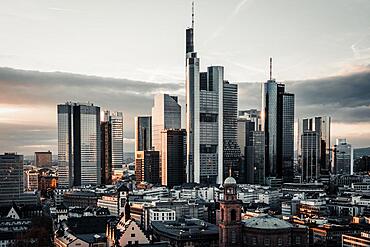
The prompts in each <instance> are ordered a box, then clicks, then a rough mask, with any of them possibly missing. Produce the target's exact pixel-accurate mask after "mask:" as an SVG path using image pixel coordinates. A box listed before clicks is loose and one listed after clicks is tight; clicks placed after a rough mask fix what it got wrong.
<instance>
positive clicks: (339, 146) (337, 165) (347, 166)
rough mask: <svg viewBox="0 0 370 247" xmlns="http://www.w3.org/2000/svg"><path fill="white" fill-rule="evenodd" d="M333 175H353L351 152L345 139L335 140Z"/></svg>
mask: <svg viewBox="0 0 370 247" xmlns="http://www.w3.org/2000/svg"><path fill="white" fill-rule="evenodd" d="M333 156H334V157H333V160H334V166H333V173H334V174H341V175H349V174H353V150H352V146H351V144H349V143H348V142H347V140H346V139H342V138H340V139H336V143H335V145H334V148H333Z"/></svg>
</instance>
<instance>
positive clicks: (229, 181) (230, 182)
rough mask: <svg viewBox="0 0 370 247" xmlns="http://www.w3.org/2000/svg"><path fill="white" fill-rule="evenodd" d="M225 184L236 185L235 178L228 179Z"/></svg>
mask: <svg viewBox="0 0 370 247" xmlns="http://www.w3.org/2000/svg"><path fill="white" fill-rule="evenodd" d="M224 184H236V180H235V178H233V177H227V178H226V179H225V182H224Z"/></svg>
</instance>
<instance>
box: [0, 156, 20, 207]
mask: <svg viewBox="0 0 370 247" xmlns="http://www.w3.org/2000/svg"><path fill="white" fill-rule="evenodd" d="M22 194H23V155H17V154H15V153H4V154H2V155H0V204H3V203H6V202H8V203H11V202H12V201H17V200H18V199H19V198H20V197H21V196H22Z"/></svg>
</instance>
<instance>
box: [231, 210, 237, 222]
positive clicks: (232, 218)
mask: <svg viewBox="0 0 370 247" xmlns="http://www.w3.org/2000/svg"><path fill="white" fill-rule="evenodd" d="M230 215H231V221H236V210H235V209H231V212H230Z"/></svg>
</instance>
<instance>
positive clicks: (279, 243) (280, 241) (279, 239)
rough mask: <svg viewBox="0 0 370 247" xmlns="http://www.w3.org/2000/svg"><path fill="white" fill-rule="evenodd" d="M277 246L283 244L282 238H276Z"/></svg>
mask: <svg viewBox="0 0 370 247" xmlns="http://www.w3.org/2000/svg"><path fill="white" fill-rule="evenodd" d="M278 246H283V239H282V238H278Z"/></svg>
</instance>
